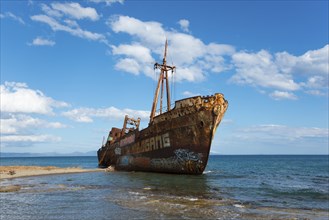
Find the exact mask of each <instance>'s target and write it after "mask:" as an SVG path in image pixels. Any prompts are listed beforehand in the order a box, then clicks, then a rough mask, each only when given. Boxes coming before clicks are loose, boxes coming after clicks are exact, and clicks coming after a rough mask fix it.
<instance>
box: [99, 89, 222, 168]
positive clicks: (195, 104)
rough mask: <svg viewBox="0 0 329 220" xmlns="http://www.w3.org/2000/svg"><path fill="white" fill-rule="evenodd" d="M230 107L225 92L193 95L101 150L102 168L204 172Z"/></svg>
mask: <svg viewBox="0 0 329 220" xmlns="http://www.w3.org/2000/svg"><path fill="white" fill-rule="evenodd" d="M227 107H228V102H227V101H226V100H225V99H224V96H223V95H222V94H219V93H216V94H215V95H213V96H207V97H201V96H196V97H191V98H187V99H183V100H179V101H176V102H175V107H174V108H173V109H172V110H170V111H168V112H165V113H163V114H161V115H158V116H156V117H154V120H153V121H152V122H151V123H150V124H149V126H148V127H147V128H145V129H143V130H140V131H139V130H138V129H136V130H133V131H130V132H128V133H127V134H124V135H122V136H120V137H119V138H117V139H116V140H115V141H107V143H106V144H105V145H104V146H102V147H101V148H100V149H99V150H98V152H97V153H98V161H99V166H100V167H108V166H113V167H114V168H115V169H116V170H125V171H147V172H164V173H178V174H202V172H203V171H204V169H205V168H206V166H207V162H208V156H209V152H210V147H211V142H212V139H213V136H214V134H215V131H216V129H217V127H218V125H219V123H220V121H221V120H222V118H223V116H224V113H225V111H226V109H227Z"/></svg>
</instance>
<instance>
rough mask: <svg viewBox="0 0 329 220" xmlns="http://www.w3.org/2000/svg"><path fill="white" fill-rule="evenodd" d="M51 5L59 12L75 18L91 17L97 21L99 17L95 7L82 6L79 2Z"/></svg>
mask: <svg viewBox="0 0 329 220" xmlns="http://www.w3.org/2000/svg"><path fill="white" fill-rule="evenodd" d="M51 7H52V9H53V11H54V10H56V11H58V12H59V13H63V14H65V15H68V16H70V17H72V18H74V19H85V18H87V19H90V20H92V21H96V20H98V19H99V15H98V13H97V11H96V9H94V8H90V7H86V8H84V7H81V5H80V4H79V3H74V2H71V3H52V4H51Z"/></svg>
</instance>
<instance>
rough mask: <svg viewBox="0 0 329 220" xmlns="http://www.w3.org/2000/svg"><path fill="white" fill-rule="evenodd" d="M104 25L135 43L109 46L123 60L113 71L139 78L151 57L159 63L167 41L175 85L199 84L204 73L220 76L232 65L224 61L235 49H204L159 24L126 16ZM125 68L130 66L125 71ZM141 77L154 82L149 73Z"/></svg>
mask: <svg viewBox="0 0 329 220" xmlns="http://www.w3.org/2000/svg"><path fill="white" fill-rule="evenodd" d="M107 24H108V25H109V27H110V28H111V29H112V30H113V31H114V32H115V33H121V32H122V33H127V34H129V35H131V36H132V37H133V40H134V41H132V42H131V44H130V45H129V46H128V45H127V44H125V45H119V46H112V49H113V52H112V54H114V55H117V56H120V57H123V58H121V59H119V60H118V63H117V65H116V67H117V68H118V69H121V70H125V71H126V72H130V73H133V74H139V73H140V72H141V71H142V70H143V69H142V68H145V66H149V67H152V66H151V64H150V63H148V62H149V61H151V62H152V60H153V59H152V58H151V56H153V55H157V57H159V58H157V59H154V60H161V59H162V57H163V53H164V43H165V38H166V37H168V44H169V46H168V54H167V63H168V64H170V65H173V62H174V65H175V66H176V67H177V74H176V76H175V79H176V80H177V81H183V80H187V81H191V82H193V81H200V80H204V79H205V78H206V77H205V76H206V75H207V72H216V73H219V72H223V71H225V70H227V69H230V68H231V65H230V64H228V63H227V62H226V60H225V59H224V58H223V56H229V55H231V54H232V53H234V52H235V48H234V47H233V46H231V45H224V44H216V43H210V44H208V45H207V44H204V43H203V42H202V41H201V40H200V39H198V38H195V37H194V36H192V35H190V34H186V33H179V32H177V31H173V30H171V31H166V30H165V29H164V28H163V27H162V24H161V23H159V22H154V21H146V22H144V21H141V20H138V19H136V18H133V17H129V16H113V17H111V18H110V19H109V20H108V22H107ZM136 40H137V41H136ZM136 45H138V46H139V47H141V48H148V50H147V51H146V50H145V49H143V52H144V53H141V52H142V50H138V48H137V47H136ZM118 48H120V49H121V50H120V53H119V52H118V51H117V50H118ZM127 48H129V49H131V50H133V49H136V52H131V51H130V52H128V50H127ZM137 52H138V53H139V54H141V55H142V54H144V56H143V62H141V57H140V56H137ZM139 54H138V55H139ZM126 64H131V65H132V66H130V67H127V66H126ZM137 65H141V66H143V65H144V67H142V68H138V66H137ZM144 74H145V75H147V76H149V77H151V78H153V79H154V78H155V77H154V74H152V71H150V69H147V71H144Z"/></svg>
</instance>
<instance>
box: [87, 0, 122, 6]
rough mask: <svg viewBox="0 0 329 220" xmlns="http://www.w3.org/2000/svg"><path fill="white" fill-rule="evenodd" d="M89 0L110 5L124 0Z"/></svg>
mask: <svg viewBox="0 0 329 220" xmlns="http://www.w3.org/2000/svg"><path fill="white" fill-rule="evenodd" d="M89 1H90V2H94V3H105V4H106V5H107V6H110V5H112V4H114V3H120V4H123V3H124V1H125V0H89Z"/></svg>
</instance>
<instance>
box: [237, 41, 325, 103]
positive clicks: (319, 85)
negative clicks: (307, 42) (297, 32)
mask: <svg viewBox="0 0 329 220" xmlns="http://www.w3.org/2000/svg"><path fill="white" fill-rule="evenodd" d="M328 53H329V45H325V46H324V47H323V48H320V49H318V50H311V51H307V52H305V53H304V54H303V55H301V56H294V55H291V54H289V53H287V52H280V53H275V54H274V55H272V54H270V53H269V52H268V51H266V50H261V51H259V52H257V53H248V52H237V53H235V54H234V55H233V56H232V63H233V65H234V67H235V70H236V73H235V75H234V76H232V78H231V82H233V83H237V84H247V85H251V86H255V87H263V88H267V89H279V90H283V91H282V92H278V91H274V92H273V93H272V94H271V95H270V96H271V97H273V98H279V97H281V98H283V97H285V98H288V99H296V98H297V97H296V96H295V95H294V94H292V93H291V91H296V90H302V89H305V90H306V92H307V91H313V92H309V93H310V94H315V95H316V94H324V90H327V89H328V75H329V67H328V65H329V64H328V60H329V55H328ZM315 91H316V92H315Z"/></svg>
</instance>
